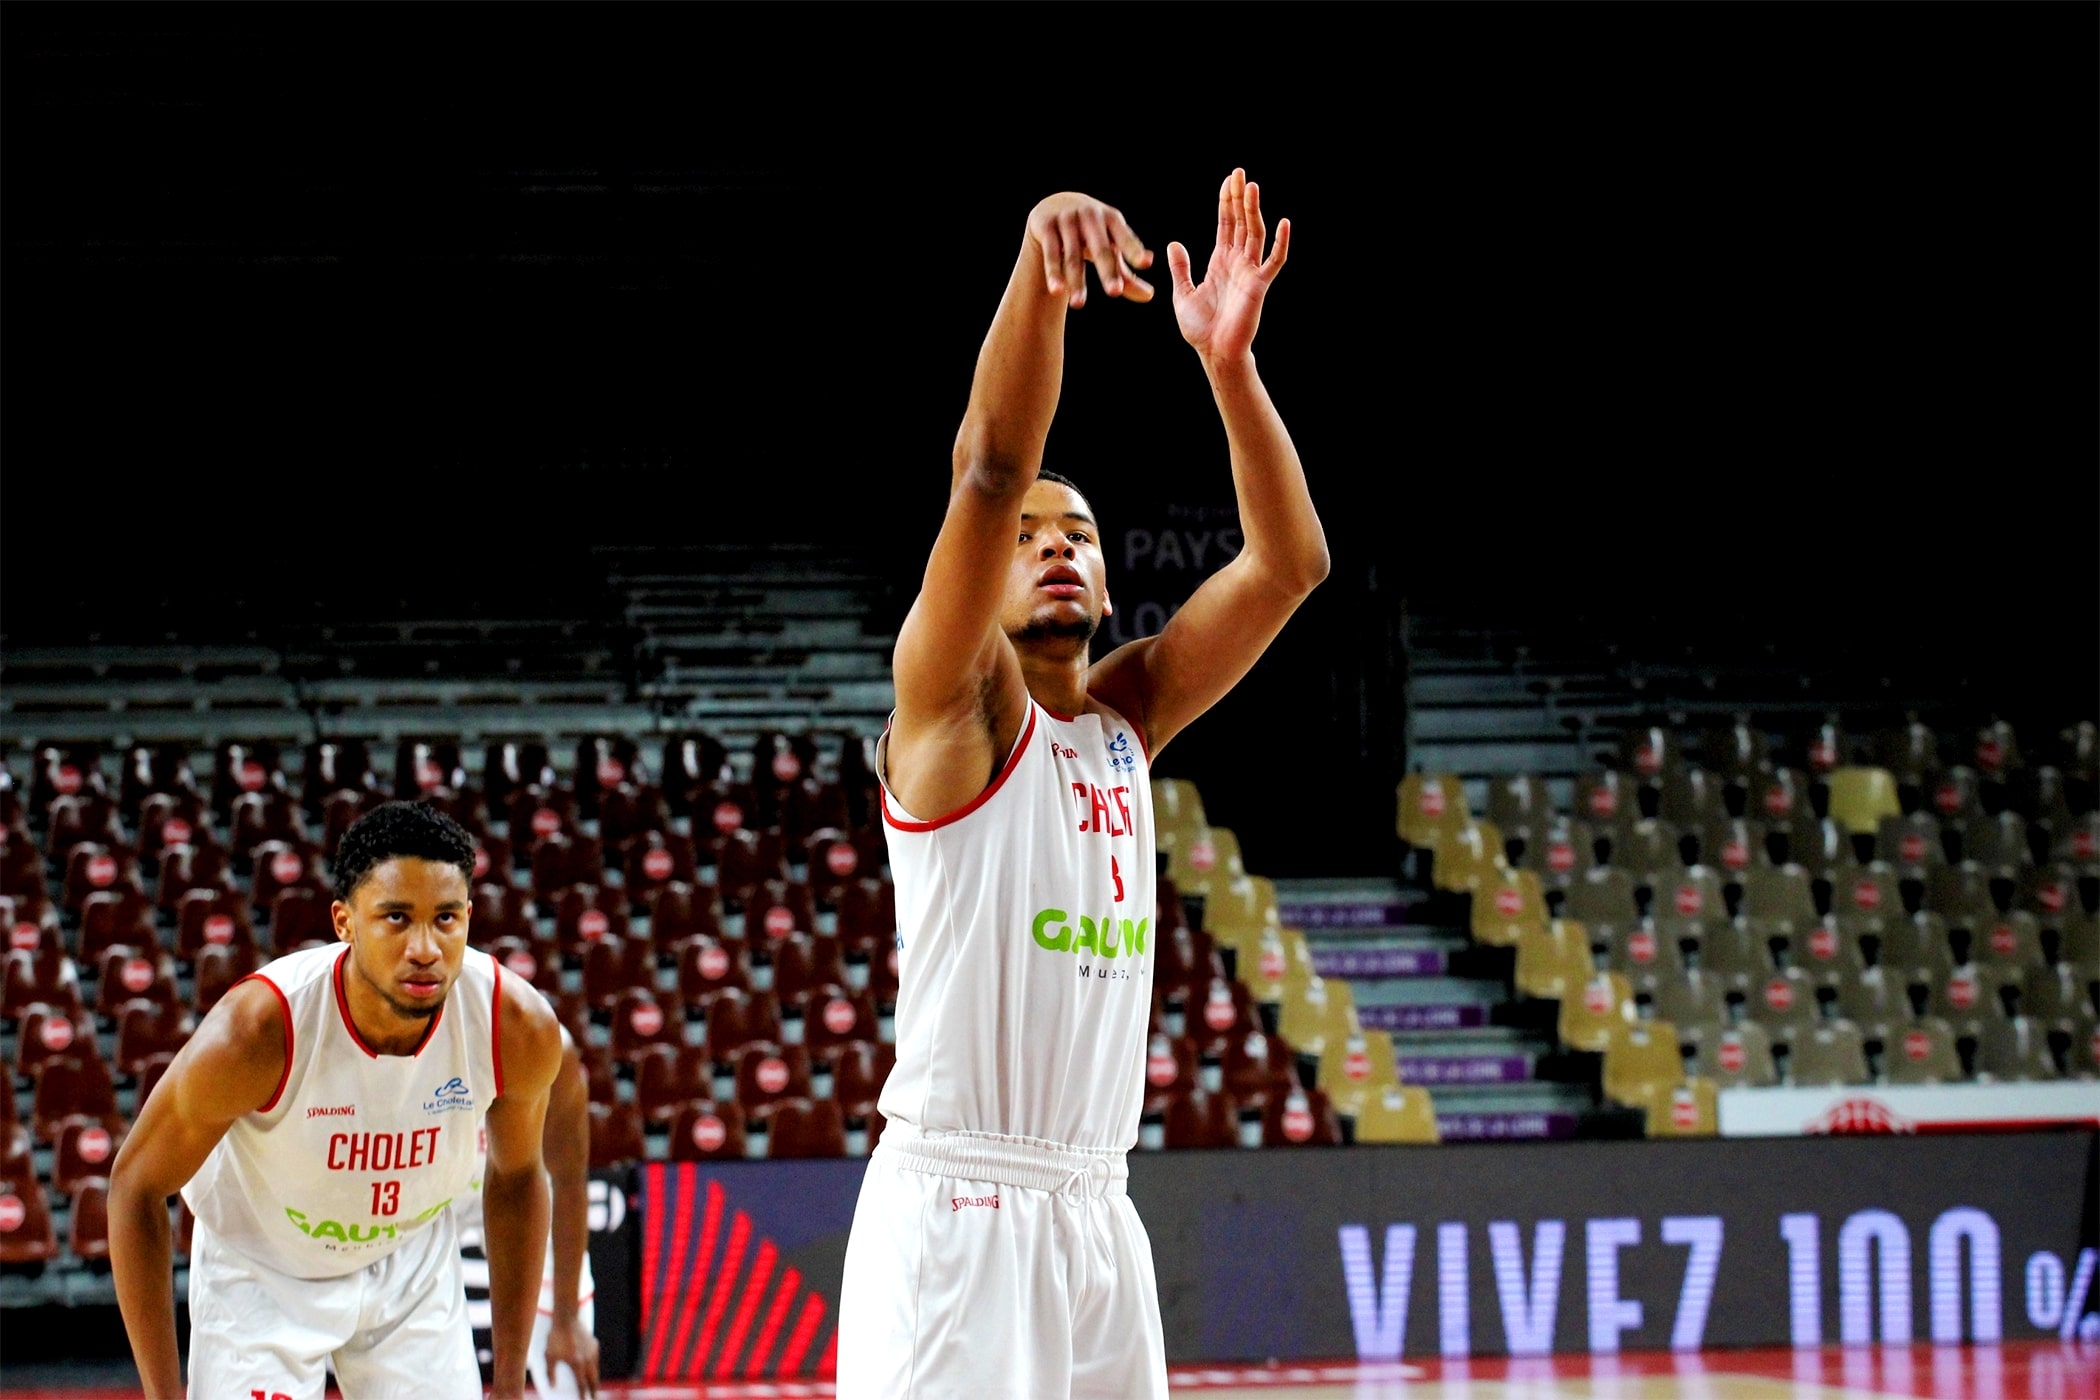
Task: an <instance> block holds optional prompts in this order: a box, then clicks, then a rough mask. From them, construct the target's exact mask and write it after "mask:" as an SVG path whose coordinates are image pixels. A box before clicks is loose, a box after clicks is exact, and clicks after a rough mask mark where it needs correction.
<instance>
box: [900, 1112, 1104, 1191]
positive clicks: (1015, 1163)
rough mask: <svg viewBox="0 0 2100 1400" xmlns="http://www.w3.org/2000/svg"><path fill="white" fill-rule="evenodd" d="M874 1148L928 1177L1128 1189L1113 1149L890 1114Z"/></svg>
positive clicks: (1031, 1186)
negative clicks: (939, 1126)
mask: <svg viewBox="0 0 2100 1400" xmlns="http://www.w3.org/2000/svg"><path fill="white" fill-rule="evenodd" d="M875 1151H876V1153H877V1155H879V1156H882V1157H886V1158H888V1159H889V1160H890V1161H892V1162H894V1163H895V1164H896V1165H897V1166H899V1167H902V1168H903V1169H904V1170H905V1171H912V1172H925V1173H926V1174H927V1175H929V1176H953V1177H961V1178H962V1179H964V1180H966V1181H996V1182H998V1183H1000V1184H1001V1185H1004V1186H1021V1187H1026V1188H1028V1189H1030V1190H1035V1191H1055V1192H1059V1193H1061V1194H1065V1195H1074V1196H1120V1195H1125V1194H1127V1193H1128V1191H1129V1183H1130V1163H1129V1162H1128V1161H1127V1160H1126V1159H1125V1158H1124V1155H1123V1154H1122V1153H1121V1152H1118V1151H1116V1150H1115V1149H1113V1148H1090V1147H1067V1146H1065V1145H1064V1144H1063V1143H1056V1142H1044V1141H1043V1140H1041V1139H1040V1138H1024V1137H1006V1136H1003V1135H1001V1134H999V1133H970V1132H942V1131H937V1130H932V1129H927V1128H920V1127H915V1126H913V1125H912V1124H910V1123H900V1122H897V1121H896V1120H895V1119H892V1120H890V1122H889V1123H888V1124H887V1125H886V1126H885V1127H884V1128H883V1130H882V1141H881V1142H879V1143H877V1144H876V1147H875Z"/></svg>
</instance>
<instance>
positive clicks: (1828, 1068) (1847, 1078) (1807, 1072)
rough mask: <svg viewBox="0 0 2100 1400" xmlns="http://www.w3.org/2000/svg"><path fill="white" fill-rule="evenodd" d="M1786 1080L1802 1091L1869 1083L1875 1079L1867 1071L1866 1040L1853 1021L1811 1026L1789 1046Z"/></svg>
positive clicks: (1828, 1022) (1830, 1022) (1827, 1022)
mask: <svg viewBox="0 0 2100 1400" xmlns="http://www.w3.org/2000/svg"><path fill="white" fill-rule="evenodd" d="M1788 1049H1789V1051H1790V1053H1789V1054H1788V1056H1787V1078H1788V1080H1789V1081H1791V1082H1792V1083H1794V1084H1797V1085H1800V1086H1802V1087H1803V1088H1822V1087H1826V1086H1831V1085H1847V1084H1866V1083H1870V1082H1872V1080H1873V1075H1872V1074H1871V1073H1869V1072H1868V1070H1867V1048H1866V1037H1865V1036H1863V1035H1861V1034H1860V1029H1859V1027H1858V1026H1855V1025H1853V1024H1852V1023H1851V1022H1850V1021H1826V1022H1824V1023H1822V1024H1820V1025H1816V1026H1811V1027H1810V1028H1809V1029H1807V1030H1806V1031H1804V1032H1802V1033H1801V1034H1799V1035H1796V1036H1795V1037H1794V1038H1793V1040H1792V1041H1791V1042H1790V1043H1789V1046H1788Z"/></svg>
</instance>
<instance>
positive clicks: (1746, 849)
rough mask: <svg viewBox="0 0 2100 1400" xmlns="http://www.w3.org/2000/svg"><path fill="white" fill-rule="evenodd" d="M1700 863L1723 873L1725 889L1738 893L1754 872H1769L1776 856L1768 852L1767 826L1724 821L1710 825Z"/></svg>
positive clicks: (1702, 840)
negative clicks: (1734, 888)
mask: <svg viewBox="0 0 2100 1400" xmlns="http://www.w3.org/2000/svg"><path fill="white" fill-rule="evenodd" d="M1699 863H1700V864H1701V865H1710V866H1712V867H1713V868H1714V869H1715V870H1717V871H1719V872H1720V876H1721V885H1722V888H1724V889H1725V888H1727V887H1729V886H1731V885H1733V886H1736V887H1737V888H1738V889H1740V888H1741V886H1742V884H1743V879H1744V877H1745V876H1746V875H1748V874H1749V872H1750V871H1752V870H1756V869H1769V868H1770V866H1771V864H1772V856H1771V853H1770V852H1769V851H1767V850H1766V849H1765V828H1764V823H1762V822H1757V821H1743V820H1741V819H1740V818H1735V817H1723V818H1722V819H1721V820H1719V821H1716V822H1709V823H1708V824H1707V825H1706V826H1705V827H1703V828H1701V830H1700V832H1699Z"/></svg>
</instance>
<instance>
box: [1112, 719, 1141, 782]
mask: <svg viewBox="0 0 2100 1400" xmlns="http://www.w3.org/2000/svg"><path fill="white" fill-rule="evenodd" d="M1108 766H1109V767H1111V768H1113V769H1115V770H1116V771H1117V772H1118V773H1135V772H1136V771H1137V754H1135V753H1134V752H1132V750H1131V744H1130V736H1129V735H1128V734H1126V733H1124V732H1123V731H1122V730H1120V729H1118V730H1117V731H1116V737H1115V738H1113V739H1111V740H1109V741H1108Z"/></svg>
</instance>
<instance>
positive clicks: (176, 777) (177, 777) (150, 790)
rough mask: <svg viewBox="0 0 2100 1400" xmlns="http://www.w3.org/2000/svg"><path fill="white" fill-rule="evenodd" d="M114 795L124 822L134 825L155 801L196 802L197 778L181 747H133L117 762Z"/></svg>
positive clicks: (185, 750)
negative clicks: (144, 808) (131, 822)
mask: <svg viewBox="0 0 2100 1400" xmlns="http://www.w3.org/2000/svg"><path fill="white" fill-rule="evenodd" d="M117 794H118V802H119V805H120V806H121V807H122V809H123V811H124V815H125V819H126V820H130V821H135V820H136V819H137V817H138V814H139V811H140V809H141V808H142V807H144V805H145V804H146V802H147V801H148V800H149V799H151V798H154V797H168V798H179V799H195V798H198V797H199V793H198V791H197V775H196V773H195V772H194V771H193V770H192V769H191V767H190V753H189V749H188V747H187V746H186V745H183V744H132V745H131V746H130V747H128V748H126V749H125V750H124V755H123V757H122V758H120V759H119V760H118V761H117Z"/></svg>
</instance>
